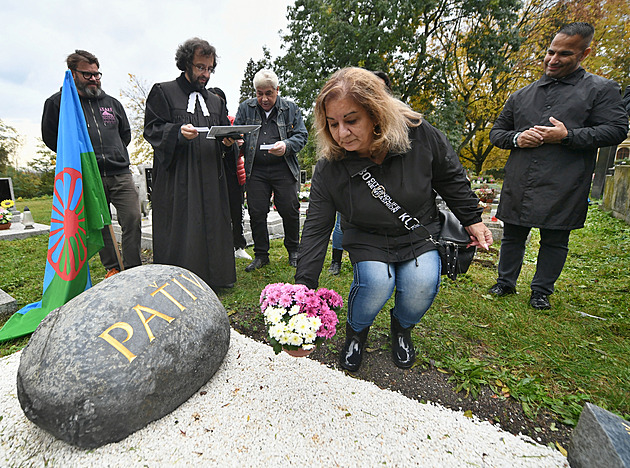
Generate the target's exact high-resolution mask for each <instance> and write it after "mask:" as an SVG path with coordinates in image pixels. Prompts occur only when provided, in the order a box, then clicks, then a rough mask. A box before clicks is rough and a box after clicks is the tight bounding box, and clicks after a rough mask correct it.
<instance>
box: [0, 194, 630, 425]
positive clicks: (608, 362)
mask: <svg viewBox="0 0 630 468" xmlns="http://www.w3.org/2000/svg"><path fill="white" fill-rule="evenodd" d="M40 203H41V204H42V206H40ZM47 203H48V208H46V206H44V205H45V202H42V201H40V200H36V201H31V200H28V201H27V204H28V205H29V208H31V210H33V212H34V215H35V213H36V211H35V210H36V209H37V210H38V211H37V212H42V213H45V212H46V211H48V213H50V199H48V201H47ZM21 208H22V207H21V205H20V202H18V209H21ZM37 216H39V215H36V217H35V219H36V221H38V222H44V220H42V219H41V218H38V217H37ZM46 216H49V214H48V215H46ZM538 243H539V237H538V231H537V230H534V231H533V233H532V240H531V243H530V244H529V245H528V248H527V253H526V258H525V263H524V265H523V270H522V273H521V277H520V279H519V284H518V285H517V289H518V291H519V294H518V295H515V296H508V297H505V298H494V297H492V296H490V295H488V294H487V290H488V288H489V287H490V286H492V285H493V284H494V282H495V278H496V263H497V261H498V245H495V246H493V248H492V249H491V251H490V252H481V253H479V254H478V256H477V258H478V259H479V260H480V262H474V263H473V265H472V267H471V269H470V271H469V272H468V273H467V274H465V275H462V276H460V277H459V278H458V279H457V281H455V282H453V281H450V280H447V279H446V278H445V277H443V281H442V285H441V290H440V293H439V294H438V296H437V298H436V301H435V303H434V305H433V306H432V307H431V309H430V310H429V311H428V313H427V314H426V315H425V317H424V318H423V319H422V321H421V322H420V323H419V324H418V326H417V327H416V328H415V329H414V331H413V336H414V341H415V344H416V348H417V350H418V355H419V363H418V367H417V368H415V369H413V370H412V371H416V372H419V371H420V369H421V368H422V365H423V364H424V363H426V362H429V361H430V362H432V363H433V364H435V365H437V366H438V368H440V369H443V370H445V371H447V372H448V373H449V374H450V378H451V380H452V381H453V382H454V383H455V384H456V386H457V387H458V389H460V390H462V391H466V392H470V393H471V394H472V395H473V396H474V395H476V393H477V392H478V391H479V389H480V388H481V386H483V385H488V386H490V387H491V388H492V389H493V390H494V391H495V392H496V393H497V395H498V396H499V397H500V398H502V397H508V396H509V397H513V398H515V399H517V400H518V401H519V402H521V404H522V405H523V408H524V409H525V411H526V412H527V413H528V414H530V415H532V416H533V415H534V414H535V412H536V411H537V410H538V408H540V407H545V408H548V409H550V410H551V411H553V412H555V413H556V414H557V416H558V418H559V419H560V420H561V421H563V422H565V423H566V424H569V425H574V424H575V423H576V422H577V419H578V417H579V414H580V411H581V408H582V406H583V404H584V402H586V401H589V402H591V403H594V404H596V405H599V406H601V407H603V408H606V409H608V410H610V411H613V412H615V413H617V414H619V415H620V416H622V417H625V418H626V419H628V418H629V417H630V340H629V338H630V294H629V293H630V226H628V225H626V224H625V223H623V222H622V221H619V220H617V219H615V218H613V217H611V216H610V215H608V214H606V213H603V212H601V211H600V210H598V209H597V207H591V209H590V211H589V215H588V219H587V225H586V227H585V228H584V229H580V230H576V231H574V232H573V233H572V235H571V242H570V252H569V257H568V259H567V263H566V266H565V269H564V271H563V273H562V275H561V277H560V279H559V280H558V282H557V284H556V292H555V294H553V295H552V296H551V302H552V309H551V310H549V311H543V312H540V311H536V310H534V309H532V308H531V307H529V305H528V300H529V282H530V281H531V279H532V276H533V273H534V270H535V262H536V253H537V250H538ZM46 246H47V237H46V236H38V237H35V238H31V239H26V240H22V241H2V243H1V244H0V265H2V270H1V272H0V288H2V289H3V290H5V291H6V292H7V293H8V294H10V295H12V296H13V297H15V298H16V299H17V301H18V303H19V305H20V306H23V305H25V304H27V303H29V302H33V301H36V300H39V298H40V297H41V285H42V280H43V270H44V259H45V256H46ZM271 246H272V248H271V252H270V254H271V264H270V265H269V266H267V267H265V268H263V269H260V270H256V271H255V272H252V273H245V272H244V267H245V266H246V265H247V263H248V262H247V261H246V260H237V285H236V287H235V288H234V289H231V290H222V291H220V292H219V297H220V299H221V301H222V302H223V304H224V306H225V307H226V309H227V311H228V314H229V315H231V316H232V319H234V320H240V319H239V314H238V312H239V311H243V310H256V309H257V308H258V300H259V296H260V291H261V290H262V289H263V288H264V286H265V285H267V284H268V283H272V282H292V281H293V275H294V272H295V270H294V269H293V268H291V267H289V266H288V259H287V253H286V250H285V249H284V247H283V245H282V241H280V240H276V241H272V243H271ZM250 253H251V249H250ZM329 261H330V255H329V256H328V257H327V260H326V263H325V267H324V271H323V272H322V275H321V278H320V286H321V287H327V288H333V289H335V290H336V291H338V292H339V293H340V294H342V296H343V297H344V298H345V297H347V295H348V290H349V287H350V283H351V281H352V267H351V265H350V263H349V261H348V260H347V257H345V256H344V262H343V266H342V271H341V275H339V276H337V277H335V276H331V275H330V274H328V273H327V271H326V268H327V267H328V264H329ZM91 269H92V272H93V275H92V278H93V282H94V283H98V282H99V281H100V280H101V279H102V277H103V274H104V269H103V267H102V265H100V262H99V259H98V256H96V257H95V258H94V259H92V261H91ZM392 306H393V302H392V301H391V300H390V302H389V303H388V304H386V306H385V308H384V310H385V311H386V310H389V308H390V307H392ZM345 313H346V309H345V308H344V309H343V310H342V312H341V316H340V317H339V318H340V321H341V323H340V327H339V328H340V330H343V326H344V321H345ZM581 313H585V314H590V315H592V316H596V317H600V318H601V320H600V319H597V318H591V317H586V316H584V315H582V314H581ZM258 318H260V316H259V317H258ZM241 325H243V326H245V327H246V328H248V329H249V328H251V329H253V330H256V329H259V328H261V327H263V322H262V319H254V320H252V321H251V323H245V324H243V323H241ZM341 333H343V331H341ZM370 334H371V335H372V334H373V335H374V336H379V335H380V336H387V335H388V334H389V314H387V313H381V314H379V315H378V316H377V319H376V321H375V324H374V326H373V327H372V330H371V331H370ZM26 342H27V339H26V338H24V339H20V340H14V341H9V342H5V343H0V355H7V354H10V353H13V352H15V351H17V350H19V349H21V348H22V347H23V346H24V345H25V344H26Z"/></svg>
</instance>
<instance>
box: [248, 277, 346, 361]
mask: <svg viewBox="0 0 630 468" xmlns="http://www.w3.org/2000/svg"><path fill="white" fill-rule="evenodd" d="M341 307H343V299H341V296H340V295H339V294H338V293H337V292H335V291H333V290H330V289H325V288H320V289H318V290H317V291H314V290H312V289H309V288H307V287H306V286H304V285H301V284H290V283H272V284H268V285H267V286H265V288H264V289H263V290H262V293H261V294H260V310H261V311H262V313H263V315H264V317H265V325H266V327H267V332H268V336H269V342H270V343H271V346H272V347H273V350H274V352H275V353H276V354H278V353H280V351H282V350H283V349H284V350H285V351H287V352H288V353H289V354H292V351H299V350H303V351H305V352H311V351H313V350H314V349H315V348H316V347H317V346H319V345H320V344H321V343H323V342H324V340H326V339H329V338H332V337H333V336H334V335H335V333H336V331H337V330H336V326H337V323H339V319H338V318H337V312H338V311H339V309H340V308H341ZM305 354H306V353H305ZM293 355H295V354H293Z"/></svg>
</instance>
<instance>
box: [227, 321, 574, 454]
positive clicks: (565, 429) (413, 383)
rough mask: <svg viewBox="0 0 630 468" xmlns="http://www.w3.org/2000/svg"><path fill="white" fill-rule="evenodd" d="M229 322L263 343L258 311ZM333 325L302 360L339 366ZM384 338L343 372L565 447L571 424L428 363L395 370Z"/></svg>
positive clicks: (374, 338)
mask: <svg viewBox="0 0 630 468" xmlns="http://www.w3.org/2000/svg"><path fill="white" fill-rule="evenodd" d="M230 323H231V325H232V327H233V328H234V329H235V330H237V331H238V332H239V333H241V334H243V335H246V336H249V337H250V338H253V339H255V340H256V341H260V342H263V343H267V340H266V331H265V327H264V323H263V318H262V314H260V312H259V311H258V310H254V311H252V310H239V311H236V312H234V313H233V314H232V315H231V316H230ZM338 329H339V330H340V331H339V333H338V334H337V335H336V336H335V337H334V338H333V339H332V340H330V341H328V342H327V343H325V344H324V345H323V346H321V347H320V348H318V349H317V350H315V351H314V352H313V353H312V354H311V355H310V356H309V357H308V358H305V359H314V360H316V361H319V362H321V363H322V364H325V365H326V366H328V367H330V368H333V369H341V368H340V367H339V365H338V363H337V362H338V349H339V348H340V347H341V346H342V345H343V341H344V340H345V336H343V335H344V333H343V327H338ZM388 341H389V337H387V336H381V335H377V334H373V335H370V336H369V338H368V343H367V353H366V355H365V357H364V361H363V364H362V365H361V368H360V369H359V370H358V371H357V372H355V373H347V374H348V375H350V376H352V377H354V378H358V379H362V380H366V381H370V382H373V383H374V384H376V385H377V386H378V387H379V388H382V389H388V390H392V391H395V392H399V393H402V394H403V395H405V396H406V397H408V398H412V399H414V400H418V401H421V402H428V401H431V402H434V403H439V404H440V405H442V406H445V407H447V408H451V409H453V410H458V411H471V412H472V414H474V415H475V416H477V417H478V418H479V419H481V420H484V421H488V422H490V423H491V424H498V425H499V426H500V427H501V428H502V429H504V430H506V431H509V432H511V433H512V434H519V433H520V434H525V435H528V436H529V437H531V438H532V439H533V440H535V441H536V442H538V443H540V444H543V445H552V446H554V447H556V443H557V444H560V445H561V446H562V447H563V448H565V449H568V447H569V440H570V435H571V427H569V426H566V425H564V424H562V423H560V422H559V421H558V420H557V419H556V418H555V417H554V415H553V414H552V413H551V412H549V411H545V410H540V411H539V412H538V414H537V417H536V419H535V420H532V419H530V418H528V417H527V416H526V415H525V413H524V411H523V408H522V407H521V405H520V404H519V403H518V402H517V401H516V400H514V399H512V398H507V399H506V398H503V397H501V396H499V395H496V394H495V393H494V392H493V391H492V390H491V389H490V388H489V387H484V388H482V389H481V391H480V392H479V394H478V395H477V396H476V397H473V396H472V395H468V396H467V395H466V394H465V393H464V392H456V391H455V385H454V384H453V383H452V382H449V377H450V375H449V374H448V373H445V372H444V371H442V370H440V369H438V368H437V367H435V366H434V365H433V364H432V363H428V364H424V365H423V364H417V365H416V366H414V367H413V368H411V369H399V368H398V367H396V366H395V365H394V363H393V361H392V359H391V352H390V351H389V350H390V349H391V347H390V345H389V343H388ZM417 351H418V352H419V353H421V352H422V350H417Z"/></svg>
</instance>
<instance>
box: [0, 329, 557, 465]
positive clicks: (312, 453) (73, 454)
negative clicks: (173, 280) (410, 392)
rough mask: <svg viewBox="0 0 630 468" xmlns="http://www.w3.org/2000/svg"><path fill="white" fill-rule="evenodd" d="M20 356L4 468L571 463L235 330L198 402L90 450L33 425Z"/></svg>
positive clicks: (3, 402)
mask: <svg viewBox="0 0 630 468" xmlns="http://www.w3.org/2000/svg"><path fill="white" fill-rule="evenodd" d="M19 358H20V353H16V354H13V355H11V356H8V357H6V358H3V359H0V415H1V419H0V466H8V467H18V466H19V467H23V466H37V467H39V466H45V465H46V466H52V467H73V466H89V465H93V466H97V467H99V468H100V467H106V466H112V467H114V466H130V467H136V466H138V467H139V466H149V467H157V466H169V467H170V466H175V467H190V466H204V467H205V466H221V467H224V466H234V467H237V466H238V467H242V466H260V465H261V464H263V466H264V465H284V466H326V467H328V466H344V467H350V466H356V467H366V466H376V465H381V466H404V467H409V466H429V467H434V466H439V467H451V466H452V467H460V466H477V467H510V468H516V467H567V468H568V466H569V464H568V462H567V461H566V459H565V458H564V457H563V456H562V454H560V452H558V451H557V450H554V449H551V448H549V447H545V446H541V445H538V444H536V443H534V442H533V441H532V440H531V439H529V438H527V437H517V436H514V435H512V434H510V433H509V432H504V431H502V430H500V429H499V428H497V427H495V426H493V425H491V424H490V423H488V422H480V421H478V420H476V419H475V418H473V419H470V418H467V417H466V416H464V414H463V413H461V412H455V411H451V410H448V409H445V408H443V407H440V406H437V405H434V404H422V403H419V402H417V401H414V400H411V399H408V398H406V397H404V396H402V395H401V394H398V393H394V392H391V391H388V390H381V389H379V388H378V387H377V386H376V385H374V384H372V383H370V382H365V381H362V380H358V379H354V378H352V377H350V376H347V375H345V374H344V373H342V372H339V371H336V370H333V369H329V368H327V367H326V366H324V365H321V364H319V363H318V362H316V361H313V360H310V359H305V358H292V357H290V356H288V355H287V354H286V353H281V354H280V355H278V356H276V355H274V354H273V351H272V349H271V348H270V347H269V346H266V345H264V344H261V343H258V342H256V341H254V340H252V339H250V338H248V337H245V336H243V335H240V334H238V333H237V332H235V331H232V335H231V342H230V349H229V351H228V353H227V355H226V357H225V361H224V362H223V364H222V365H221V367H220V368H219V370H218V371H217V373H216V374H215V375H214V377H213V378H212V379H211V380H210V382H208V383H207V384H206V385H205V386H204V387H202V388H201V390H200V391H199V392H197V393H196V394H195V395H194V396H193V397H192V398H191V399H190V400H188V401H187V402H186V403H184V404H183V405H182V406H180V407H179V408H178V409H177V410H175V411H174V412H173V413H171V414H169V415H168V416H165V417H164V418H162V419H161V420H159V421H156V422H153V423H152V424H150V425H149V426H147V427H146V428H144V429H142V430H140V431H138V432H136V433H135V434H132V435H131V436H129V437H127V438H126V439H125V440H123V441H121V442H118V443H115V444H109V445H106V446H103V447H100V448H98V449H95V450H83V449H78V448H75V447H72V446H70V445H67V444H66V443H64V442H61V441H59V440H56V439H54V438H53V437H52V436H51V435H49V434H48V433H47V432H45V431H43V430H41V429H39V428H38V427H37V426H35V425H34V424H32V423H31V422H30V421H29V420H28V419H26V417H25V416H24V414H23V413H22V410H21V408H20V405H19V402H18V400H17V395H16V389H15V377H16V374H17V369H18V365H19Z"/></svg>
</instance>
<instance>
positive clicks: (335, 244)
mask: <svg viewBox="0 0 630 468" xmlns="http://www.w3.org/2000/svg"><path fill="white" fill-rule="evenodd" d="M342 240H343V231H342V230H341V213H339V212H337V221H335V229H334V230H333V234H332V248H333V249H336V250H343V247H342V246H341V242H342Z"/></svg>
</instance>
